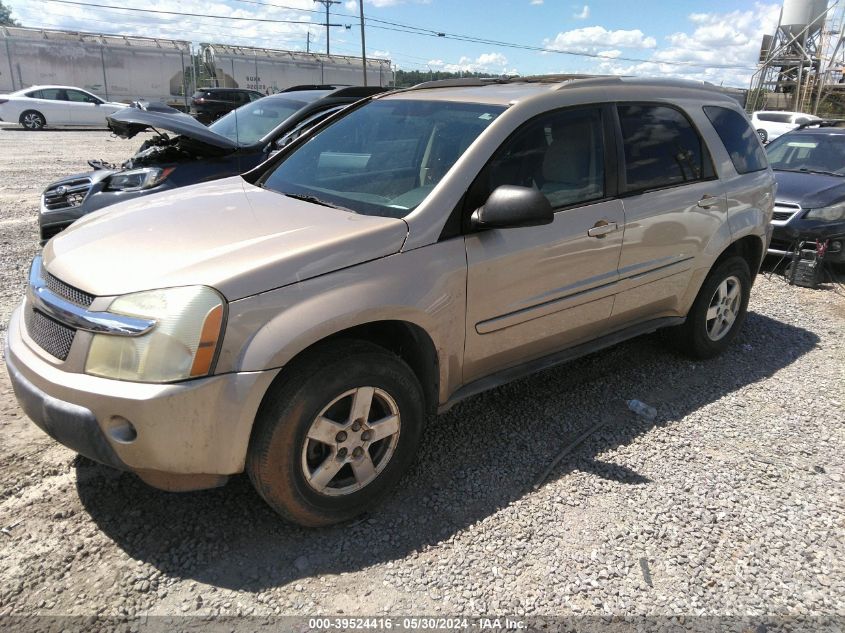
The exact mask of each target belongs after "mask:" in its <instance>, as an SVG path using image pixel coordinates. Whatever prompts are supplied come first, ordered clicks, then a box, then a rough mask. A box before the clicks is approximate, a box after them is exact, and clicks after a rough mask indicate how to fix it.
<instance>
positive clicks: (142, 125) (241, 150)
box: [38, 86, 386, 243]
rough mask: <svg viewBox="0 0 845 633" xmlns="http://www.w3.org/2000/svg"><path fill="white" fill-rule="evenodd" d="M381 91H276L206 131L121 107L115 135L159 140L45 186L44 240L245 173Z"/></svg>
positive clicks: (176, 118) (188, 120)
mask: <svg viewBox="0 0 845 633" xmlns="http://www.w3.org/2000/svg"><path fill="white" fill-rule="evenodd" d="M385 90H386V88H380V87H378V86H373V87H355V86H353V87H344V88H335V89H331V88H330V87H326V86H323V87H320V88H319V89H312V90H308V89H304V90H297V91H291V92H284V93H279V94H277V95H272V96H269V97H264V98H263V99H259V100H258V101H255V102H253V103H250V104H247V105H245V106H243V107H242V108H238V109H237V110H235V111H233V112H230V113H229V114H227V115H226V116H224V117H222V118H220V119H218V120H217V121H215V122H214V123H212V124H211V125H210V126H209V127H206V126H204V125H202V124H201V123H199V122H197V121H196V120H195V119H194V118H193V117H190V116H188V115H187V114H183V113H178V112H173V113H167V112H161V111H156V110H144V109H141V108H126V109H124V110H121V111H120V112H117V113H115V114H114V115H112V116H111V117H109V126H110V128H111V130H112V131H113V132H115V133H116V134H117V135H118V136H121V137H123V138H132V137H133V136H135V135H136V134H139V133H140V132H143V131H146V130H150V129H152V130H154V131H156V132H157V134H156V136H155V137H153V138H152V139H150V140H147V141H145V142H144V144H143V145H142V146H141V148H140V150H139V151H138V152H137V153H136V154H135V155H134V156H133V157H132V158H130V159H128V160H127V161H125V162H124V163H123V164H122V165H119V166H114V165H106V164H102V163H98V162H97V161H91V162H90V163H89V164H90V165H91V166H92V167H95V169H94V170H93V171H89V172H86V173H81V174H75V175H72V176H68V177H66V178H62V179H61V180H57V181H55V182H53V183H51V184H50V185H48V186H47V188H46V189H45V190H44V193H43V194H42V196H41V208H40V212H39V214H38V226H39V232H40V238H41V242H42V243H45V242H46V241H47V240H49V239H50V238H51V237H53V236H54V235H56V234H57V233H59V232H60V231H62V230H64V229H65V228H67V227H68V226H69V225H70V224H71V223H73V222H74V221H75V220H78V219H79V218H81V217H82V216H84V215H87V214H88V213H91V212H93V211H97V210H98V209H102V208H103V207H107V206H110V205H112V204H116V203H118V202H124V201H126V200H131V199H133V198H138V197H140V196H145V195H149V194H151V193H157V192H160V191H168V190H170V189H176V188H178V187H184V186H186V185H194V184H197V183H200V182H207V181H210V180H217V179H219V178H226V177H228V176H235V175H237V174H241V173H244V172H246V171H249V170H250V169H252V168H253V167H255V166H256V165H258V164H259V163H261V162H263V161H264V160H266V159H267V158H268V157H269V156H270V155H271V154H272V153H273V152H274V151H276V150H277V149H278V148H279V147H281V146H282V145H283V144H284V143H285V142H287V141H288V140H290V139H291V138H292V137H295V136H297V135H299V134H301V133H303V132H304V131H305V130H307V129H310V127H312V126H314V125H316V124H317V123H319V122H320V121H322V120H323V119H325V118H327V117H328V116H331V114H333V113H334V112H336V111H338V110H339V109H342V108H344V107H346V106H347V105H349V104H351V103H354V102H356V101H358V100H360V99H362V98H366V97H369V96H371V95H374V94H377V93H380V92H384V91H385ZM165 132H170V133H171V134H174V136H169V135H168V134H166V133H165Z"/></svg>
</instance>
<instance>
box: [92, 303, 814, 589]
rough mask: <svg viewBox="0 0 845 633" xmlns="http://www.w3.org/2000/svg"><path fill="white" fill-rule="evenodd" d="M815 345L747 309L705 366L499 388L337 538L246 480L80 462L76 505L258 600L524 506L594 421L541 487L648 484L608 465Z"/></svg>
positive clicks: (437, 427) (438, 433)
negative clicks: (168, 486) (208, 481)
mask: <svg viewBox="0 0 845 633" xmlns="http://www.w3.org/2000/svg"><path fill="white" fill-rule="evenodd" d="M817 342H818V338H817V337H816V336H815V335H814V334H813V333H811V332H809V331H807V330H804V329H801V328H797V327H793V326H791V325H787V324H784V323H781V322H779V321H775V320H773V319H771V318H768V317H766V316H763V315H760V314H756V313H750V314H749V315H748V320H747V321H746V325H745V328H744V330H743V332H742V334H741V336H740V337H739V338H738V339H737V341H736V343H735V344H734V345H733V347H732V348H731V349H730V350H729V351H728V352H727V353H725V354H724V355H723V356H722V357H720V358H717V359H714V360H711V361H707V362H704V363H701V362H696V363H693V362H691V361H690V360H688V359H685V358H682V357H680V356H678V355H676V354H674V353H672V352H670V351H667V350H666V349H665V348H664V346H663V345H662V343H661V339H660V337H659V336H658V335H653V336H648V337H641V338H639V339H637V340H634V341H630V342H628V343H625V344H622V345H619V346H617V347H615V348H613V349H610V350H606V351H604V352H602V353H598V354H593V355H591V356H588V357H585V358H582V359H580V360H578V361H575V362H573V363H570V364H569V365H565V366H563V367H560V368H556V369H552V370H548V371H545V372H542V373H540V374H537V375H535V376H533V377H530V378H526V379H523V380H520V381H517V382H515V383H511V384H509V385H505V386H503V387H500V388H498V389H495V390H493V391H491V392H488V393H485V394H482V395H479V396H477V397H475V398H472V399H470V400H468V401H466V402H464V403H462V404H460V405H458V406H456V407H455V408H454V409H452V410H451V411H450V412H448V413H447V414H445V415H442V416H440V417H438V418H436V419H433V420H431V422H430V424H429V425H428V427H427V429H426V433H425V435H424V438H423V443H422V446H421V450H420V455H419V458H418V460H417V462H416V465H415V466H414V467H413V469H412V470H411V472H410V473H409V474H408V475H407V476H406V477H405V478H404V480H403V481H402V482H401V483H400V485H399V486H398V487H397V489H396V490H395V492H394V493H392V494H391V495H390V496H389V497H388V498H387V499H386V500H385V501H384V502H383V503H382V504H381V505H380V506H379V507H378V508H376V509H375V510H374V511H372V512H371V513H370V515H369V516H365V517H364V518H363V519H359V520H356V521H352V522H350V523H347V524H345V525H340V526H336V527H333V528H326V529H320V530H309V529H303V528H299V527H296V526H293V525H289V524H286V523H285V522H283V521H282V520H281V519H279V518H278V517H277V516H276V515H275V514H274V513H273V512H272V511H271V510H270V509H269V508H267V507H266V506H265V505H264V503H263V502H262V501H261V499H260V498H259V497H258V495H257V494H255V493H254V492H253V491H252V488H251V487H250V485H249V481H248V480H247V478H246V477H243V476H241V477H237V478H234V479H233V480H232V481H231V482H230V483H229V485H227V486H225V487H224V488H220V489H217V490H211V491H206V492H197V493H184V494H169V493H165V492H160V491H157V490H154V489H152V488H149V487H147V486H146V485H145V484H143V483H141V482H140V481H139V480H138V479H136V478H135V477H134V476H133V475H130V474H125V473H118V472H117V471H113V470H111V469H109V468H107V467H104V466H100V465H97V464H94V463H92V462H89V461H87V460H82V459H80V460H78V461H77V465H76V469H77V486H78V491H79V496H80V498H81V501H82V503H83V505H84V506H85V508H86V509H87V511H88V512H89V513H90V516H91V517H92V519H93V520H94V521H95V522H96V523H97V524H98V526H99V527H100V528H101V529H102V530H103V532H104V533H105V534H107V535H108V536H109V537H110V538H112V539H113V540H114V541H115V543H116V544H117V545H118V546H119V547H121V548H122V549H123V550H125V551H126V553H127V554H128V555H130V556H131V557H133V558H136V559H140V560H143V561H146V562H149V563H151V564H152V565H154V566H156V567H157V568H158V569H160V570H161V571H162V572H164V573H166V574H168V575H170V576H175V577H181V578H191V579H195V580H198V581H201V582H203V583H209V584H212V585H216V586H220V587H226V588H235V589H244V590H248V591H261V590H263V589H266V588H269V587H275V586H279V585H284V584H287V583H289V582H291V581H293V580H296V579H297V578H299V577H302V576H310V575H319V574H326V573H339V572H343V571H354V570H359V569H362V568H365V567H368V566H370V565H374V564H377V563H382V562H386V561H390V560H396V559H399V558H402V557H405V556H407V555H409V554H411V553H413V552H415V551H419V550H421V549H424V548H426V547H428V546H430V545H434V544H437V543H439V542H441V541H443V540H445V539H448V538H449V537H451V536H452V535H454V534H455V533H457V532H458V531H460V530H463V529H465V528H467V527H468V526H470V525H472V524H473V523H476V522H478V521H481V520H483V519H485V518H486V517H489V516H491V515H494V514H496V513H497V512H498V511H500V510H501V509H502V508H504V507H506V506H508V505H509V504H511V503H513V502H515V501H518V500H519V499H521V498H522V497H524V496H525V495H526V494H527V493H528V492H529V491H530V490H531V487H532V484H534V482H536V481H537V480H538V478H540V476H541V475H542V474H543V473H544V472H545V471H546V470H547V469H548V468H549V466H550V464H552V463H553V462H554V460H555V458H556V457H557V456H558V455H559V454H560V453H561V452H563V451H565V450H566V449H567V447H569V446H571V445H572V444H573V442H574V441H576V440H577V439H579V438H583V436H584V435H585V432H587V431H589V429H591V428H593V427H595V426H596V424H597V422H599V421H604V425H603V426H601V428H600V429H599V430H597V431H596V432H594V433H592V434H589V435H588V437H587V438H586V439H584V441H583V443H581V444H580V445H578V446H577V447H576V448H574V449H572V450H571V452H570V453H568V454H566V455H565V457H564V458H563V459H562V460H561V461H560V463H559V464H558V465H557V466H556V467H555V468H553V469H552V470H551V472H550V473H549V475H548V477H547V479H546V481H547V482H548V481H551V480H555V479H558V478H562V477H565V476H566V475H567V473H569V472H570V471H573V470H580V471H588V472H590V473H593V474H595V475H596V476H598V477H603V478H607V479H611V480H614V481H618V482H624V483H627V484H632V485H648V484H649V480H648V479H647V478H646V477H644V476H643V475H641V474H639V473H637V472H635V471H633V470H631V469H629V468H627V467H625V466H621V465H619V464H609V463H604V462H602V461H601V459H600V456H601V455H602V453H604V452H606V451H608V450H611V449H613V448H615V447H617V446H621V445H626V444H628V443H630V442H631V441H632V440H634V439H635V438H636V437H637V436H639V435H640V434H642V433H645V432H647V431H649V430H651V429H652V428H653V427H655V426H661V425H665V424H669V423H679V422H678V421H679V420H682V419H683V418H684V417H685V416H686V415H688V414H689V413H691V412H693V411H695V410H697V409H700V408H701V407H703V406H705V405H707V404H709V403H712V402H715V401H717V400H718V399H720V398H722V397H723V396H725V395H726V394H729V393H731V392H733V391H736V390H737V389H741V388H742V387H745V386H747V385H750V384H752V383H754V382H757V381H759V380H762V379H765V378H767V377H769V376H771V375H772V374H774V373H775V372H777V371H778V370H780V369H782V368H783V367H785V366H787V365H789V364H790V363H792V362H793V361H795V360H796V359H797V358H799V357H800V356H802V355H803V354H806V353H807V352H809V351H810V350H811V349H812V348H813V347H814V346H815V345H816V343H817ZM630 398H639V399H641V400H644V401H646V402H648V403H649V404H651V405H653V406H655V407H656V408H657V410H658V413H659V415H658V418H657V420H656V421H655V422H649V421H648V420H645V419H643V418H639V417H636V416H634V415H633V414H631V413H629V412H628V411H627V410H626V409H625V400H626V399H630ZM744 415H745V418H746V419H748V420H749V421H751V420H752V419H753V415H751V414H750V413H746V414H744ZM658 432H659V431H658ZM616 460H617V461H619V458H618V457H617V458H616ZM556 493H557V494H558V495H560V496H565V494H566V493H565V491H563V492H562V491H561V489H560V488H558V489H557V490H556ZM547 502H548V501H547V500H546V501H543V503H547ZM511 520H513V519H511ZM517 520H518V519H517ZM526 529H528V528H526ZM529 531H530V530H529ZM529 536H530V535H529Z"/></svg>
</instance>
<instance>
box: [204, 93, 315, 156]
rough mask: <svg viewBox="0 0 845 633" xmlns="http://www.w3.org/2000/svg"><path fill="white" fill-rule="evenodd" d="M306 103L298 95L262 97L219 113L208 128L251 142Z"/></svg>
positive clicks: (244, 143) (242, 141) (264, 134)
mask: <svg viewBox="0 0 845 633" xmlns="http://www.w3.org/2000/svg"><path fill="white" fill-rule="evenodd" d="M303 106H305V102H304V101H297V100H295V99H283V98H279V97H272V98H264V99H259V100H258V101H253V102H252V103H248V104H246V105H245V106H242V107H240V108H238V109H237V110H232V111H231V112H230V113H229V114H227V115H226V116H223V117H220V118H219V119H217V121H215V122H214V123H212V124H211V125H209V126H208V129H209V130H211V131H212V132H214V133H216V134H219V135H220V136H225V137H226V138H227V139H229V140H230V141H234V142H235V143H237V144H238V145H252V144H253V143H257V142H258V141H260V140H261V139H262V138H264V137H265V136H266V135H267V134H269V133H270V132H271V131H272V130H273V128H275V127H276V126H277V125H279V123H281V122H282V121H284V120H285V119H287V118H288V117H289V116H290V115H291V114H293V113H294V112H296V111H297V110H299V109H300V108H301V107H303Z"/></svg>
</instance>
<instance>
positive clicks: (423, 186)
mask: <svg viewBox="0 0 845 633" xmlns="http://www.w3.org/2000/svg"><path fill="white" fill-rule="evenodd" d="M773 187H774V178H773V174H772V171H771V169H770V168H769V165H768V163H767V162H766V156H765V153H764V152H763V150H762V147H761V145H760V142H759V139H758V137H757V135H756V134H755V131H754V129H753V128H752V127H751V126H750V125H749V122H748V119H747V117H746V116H745V114H744V113H743V111H742V110H741V109H740V108H739V106H738V105H737V103H736V102H735V101H733V100H731V99H730V98H728V97H725V96H722V95H720V94H719V93H718V91H717V89H715V88H714V87H712V86H711V87H708V86H706V85H701V84H692V83H683V82H666V81H659V80H643V79H626V78H616V77H609V78H591V79H578V80H570V81H563V82H561V81H552V80H551V79H550V78H546V79H535V80H525V79H522V80H511V81H498V82H490V83H485V82H482V81H479V80H460V81H455V80H453V81H446V82H433V83H429V84H421V85H420V86H417V87H415V88H412V89H409V90H405V91H399V92H394V93H389V94H383V95H378V96H375V97H372V98H369V99H365V100H363V101H361V102H358V103H357V104H355V105H352V106H350V107H349V108H348V109H347V110H346V111H345V112H344V113H342V114H341V115H339V116H338V117H334V118H333V119H330V120H329V121H327V122H324V123H322V124H320V125H318V126H317V127H316V128H315V129H314V130H313V131H312V132H311V133H310V134H309V135H304V136H302V137H301V138H299V139H297V140H296V141H294V142H292V143H290V144H289V145H288V146H287V147H285V149H283V150H282V151H281V152H279V153H278V154H277V155H276V156H275V157H274V158H272V159H270V160H269V161H267V162H265V163H263V164H262V165H259V166H258V167H256V168H255V169H253V170H252V171H251V172H248V173H246V174H245V175H244V176H234V177H229V178H226V179H223V180H218V181H215V182H209V183H205V184H199V185H193V186H188V187H184V188H181V189H177V190H174V191H171V192H167V193H161V194H156V195H151V196H148V197H145V198H140V199H138V200H132V201H128V202H124V203H120V204H118V205H115V206H113V207H111V208H110V209H108V210H103V211H99V212H96V213H93V214H91V215H89V216H86V217H85V218H83V219H82V220H80V221H79V222H76V223H75V224H74V225H73V226H72V227H70V228H69V229H68V230H67V231H65V232H63V233H61V234H59V235H58V236H57V237H55V238H53V239H52V240H51V241H50V242H48V243H47V245H46V247H45V248H44V251H43V253H42V255H40V256H38V257H36V258H35V260H34V261H33V264H32V267H31V270H30V273H29V283H28V287H27V292H26V296H25V298H24V300H23V303H22V305H21V306H20V307H19V308H18V309H17V310H16V311H15V312H14V314H13V315H12V317H11V322H10V324H9V329H8V335H7V336H8V341H7V352H6V363H7V367H8V370H9V374H10V376H11V379H12V383H13V385H14V389H15V393H16V395H17V398H18V401H19V402H20V404H21V406H22V408H23V409H24V411H25V412H26V413H27V415H28V416H29V417H30V418H32V420H33V421H34V422H35V424H37V425H38V426H39V427H41V428H42V429H43V430H44V431H45V432H46V433H48V434H49V435H50V436H52V437H53V438H55V439H56V440H58V441H59V442H61V443H62V444H64V445H66V446H68V447H70V448H72V449H74V450H75V451H77V452H79V453H81V454H83V455H86V456H88V457H90V458H92V459H94V460H97V461H99V462H102V463H104V464H108V465H110V466H113V467H115V468H120V469H124V470H129V471H132V472H134V473H136V474H137V475H138V476H139V477H141V478H142V479H143V480H144V481H146V482H147V483H149V484H151V485H153V486H156V487H159V488H162V489H167V490H192V489H198V488H207V487H213V486H218V485H222V484H223V483H224V482H225V481H226V480H227V477H228V476H229V475H233V474H235V473H240V472H243V471H244V470H246V472H247V473H248V474H249V476H250V478H251V480H252V482H253V484H254V486H255V488H256V490H257V491H258V493H259V494H260V495H261V496H262V497H263V498H264V499H265V500H266V501H267V502H268V503H269V504H270V505H271V506H272V507H273V508H274V509H275V510H276V511H277V512H279V513H280V514H281V515H282V516H284V517H286V518H287V519H289V520H292V521H295V522H297V523H300V524H303V525H309V526H318V525H327V524H331V523H335V522H338V521H342V520H345V519H348V518H350V517H352V516H354V515H356V514H358V513H360V512H362V511H363V510H365V509H366V508H368V507H370V506H372V505H373V504H374V503H375V502H376V501H377V500H378V499H379V498H380V497H382V496H383V495H384V494H385V493H386V492H387V491H388V490H389V489H390V487H391V486H392V485H394V484H395V483H396V482H397V480H398V479H399V478H400V476H401V475H402V473H403V472H404V471H405V470H406V469H407V468H408V467H409V465H410V464H411V462H412V460H413V457H414V453H415V451H416V449H417V445H418V443H419V441H420V436H421V431H422V428H423V422H424V419H425V418H426V416H427V415H428V414H429V413H432V412H435V411H443V410H445V409H446V408H448V407H449V406H451V405H452V404H453V403H455V402H457V401H459V400H461V399H463V398H466V397H468V396H471V395H473V394H476V393H479V392H480V391H482V390H485V389H489V388H491V387H494V386H496V385H499V384H502V383H504V382H506V381H509V380H512V379H514V378H517V377H519V376H522V375H524V374H526V373H528V372H532V371H537V370H539V369H543V368H546V367H550V366H552V365H554V364H556V363H560V362H563V361H566V360H569V359H572V358H574V357H576V356H579V355H582V354H586V353H590V352H593V351H596V350H598V349H601V348H604V347H607V346H609V345H613V344H615V343H618V342H620V341H622V340H625V339H628V338H630V337H633V336H637V335H640V334H643V333H646V332H651V331H654V330H657V329H659V328H671V336H670V338H671V339H673V340H674V341H675V342H676V343H677V344H678V345H680V346H681V347H682V348H683V349H685V350H686V351H687V352H688V353H689V354H691V355H693V356H695V357H697V358H708V357H712V356H714V355H716V354H718V353H720V352H722V351H723V350H724V349H725V348H726V347H727V346H728V345H730V344H731V342H732V341H733V339H734V338H735V337H736V335H737V333H738V331H739V329H740V328H741V326H742V323H743V320H744V318H745V314H746V307H747V304H748V297H749V292H750V290H751V284H752V283H753V280H754V277H755V275H756V273H757V271H758V268H759V265H760V262H761V260H762V258H763V255H764V253H765V252H766V249H767V247H768V242H769V239H770V230H771V228H770V226H771V225H770V223H769V221H770V220H771V215H772V205H773Z"/></svg>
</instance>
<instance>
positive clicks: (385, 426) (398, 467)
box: [247, 341, 424, 526]
mask: <svg viewBox="0 0 845 633" xmlns="http://www.w3.org/2000/svg"><path fill="white" fill-rule="evenodd" d="M287 376H288V378H287V379H286V380H284V381H283V382H282V383H280V384H278V385H276V386H275V387H274V390H273V392H272V393H270V394H268V396H267V398H266V399H265V402H264V403H263V404H262V406H261V409H260V411H259V414H258V417H257V419H256V427H255V430H254V432H253V437H252V439H251V441H250V447H249V454H248V456H247V472H248V473H249V476H250V479H251V480H252V483H253V485H254V486H255V489H256V490H257V491H258V493H259V494H260V495H261V496H262V497H263V498H264V500H265V501H266V502H267V503H268V504H270V506H271V507H272V508H273V509H274V510H276V511H277V512H278V513H279V514H281V515H282V516H283V517H285V518H286V519H288V520H290V521H293V522H295V523H299V524H301V525H306V526H322V525H330V524H332V523H337V522H339V521H344V520H346V519H349V518H352V517H354V516H355V515H357V514H360V513H361V512H363V511H365V510H366V509H368V508H369V507H371V506H373V505H375V504H376V503H377V502H378V501H379V500H380V499H381V498H382V497H383V496H384V494H386V493H387V492H388V491H389V490H390V489H391V488H392V487H393V485H394V484H395V483H396V482H397V481H398V480H399V478H400V477H401V476H402V474H403V473H404V472H405V471H406V470H407V469H408V467H409V466H410V464H411V462H412V461H413V458H414V454H415V453H416V449H417V445H418V443H419V438H420V435H421V430H422V422H423V411H424V407H423V392H422V388H421V387H420V384H419V381H418V380H417V378H416V376H415V375H414V373H413V372H412V371H411V369H410V368H409V367H408V366H407V365H406V364H405V363H404V362H403V361H402V360H401V359H400V358H399V357H397V356H396V355H394V354H391V353H390V352H388V351H387V350H385V349H383V348H381V347H378V346H377V345H373V344H371V343H366V342H363V341H334V342H332V343H331V344H326V345H324V346H322V347H321V348H318V349H317V350H315V351H314V352H312V353H309V354H308V356H307V357H306V358H304V359H302V360H300V361H299V362H296V363H294V364H293V365H292V366H291V367H289V368H288V369H287Z"/></svg>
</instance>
